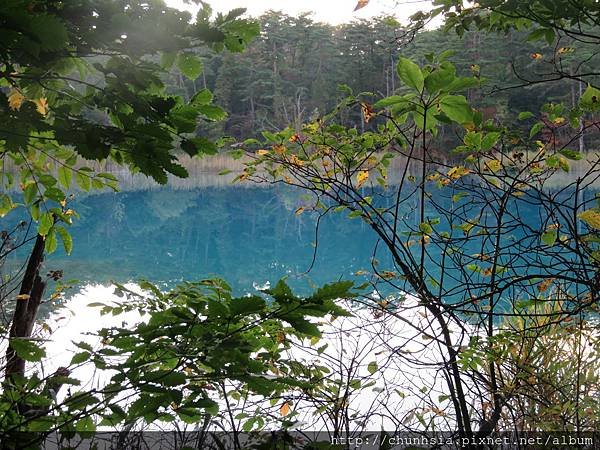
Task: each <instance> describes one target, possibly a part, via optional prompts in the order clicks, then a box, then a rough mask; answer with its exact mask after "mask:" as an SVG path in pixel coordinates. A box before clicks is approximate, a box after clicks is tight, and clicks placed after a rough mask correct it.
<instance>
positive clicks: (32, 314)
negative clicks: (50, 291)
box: [5, 235, 46, 380]
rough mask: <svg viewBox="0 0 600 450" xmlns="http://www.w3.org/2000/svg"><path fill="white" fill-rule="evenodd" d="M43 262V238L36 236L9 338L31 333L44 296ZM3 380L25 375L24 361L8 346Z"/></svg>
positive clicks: (26, 336) (25, 336)
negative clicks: (16, 375)
mask: <svg viewBox="0 0 600 450" xmlns="http://www.w3.org/2000/svg"><path fill="white" fill-rule="evenodd" d="M43 260H44V238H43V236H40V235H38V236H37V238H36V241H35V245H34V246H33V250H32V251H31V255H30V256H29V261H28V262H27V268H26V270H25V275H24V276H23V281H22V282H21V289H20V291H19V297H18V298H17V300H16V305H15V311H14V313H13V319H12V323H11V327H10V335H9V336H10V338H11V339H12V338H28V337H30V336H31V333H32V331H33V325H34V323H35V319H36V317H37V312H38V309H39V307H40V303H41V301H42V296H43V295H44V289H45V288H46V282H45V281H43V280H42V277H40V274H39V272H40V267H41V265H42V262H43ZM6 361H7V363H6V371H5V380H8V379H9V378H10V377H11V376H13V375H15V374H18V375H24V374H25V361H24V360H23V359H22V358H19V357H18V356H17V354H16V353H15V351H14V350H13V348H12V347H11V346H10V345H9V346H8V349H7V350H6Z"/></svg>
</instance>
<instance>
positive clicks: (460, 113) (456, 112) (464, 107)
mask: <svg viewBox="0 0 600 450" xmlns="http://www.w3.org/2000/svg"><path fill="white" fill-rule="evenodd" d="M440 109H441V110H442V111H443V112H444V114H446V115H447V116H448V117H449V118H450V119H452V120H453V121H455V122H458V123H460V124H465V123H472V122H473V110H472V109H471V107H470V106H469V104H468V103H467V99H466V98H465V97H464V96H462V95H446V96H445V97H443V98H442V99H441V100H440Z"/></svg>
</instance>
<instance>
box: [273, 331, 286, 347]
mask: <svg viewBox="0 0 600 450" xmlns="http://www.w3.org/2000/svg"><path fill="white" fill-rule="evenodd" d="M275 339H276V341H277V343H278V344H281V343H282V342H285V333H284V332H283V331H281V330H279V331H278V332H277V336H276V338H275Z"/></svg>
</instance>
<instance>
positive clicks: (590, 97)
mask: <svg viewBox="0 0 600 450" xmlns="http://www.w3.org/2000/svg"><path fill="white" fill-rule="evenodd" d="M579 106H580V107H581V109H583V110H584V111H589V112H595V111H597V110H598V109H600V90H598V89H596V88H595V87H594V86H592V85H588V87H587V88H586V90H585V91H584V93H583V95H582V96H581V98H580V99H579Z"/></svg>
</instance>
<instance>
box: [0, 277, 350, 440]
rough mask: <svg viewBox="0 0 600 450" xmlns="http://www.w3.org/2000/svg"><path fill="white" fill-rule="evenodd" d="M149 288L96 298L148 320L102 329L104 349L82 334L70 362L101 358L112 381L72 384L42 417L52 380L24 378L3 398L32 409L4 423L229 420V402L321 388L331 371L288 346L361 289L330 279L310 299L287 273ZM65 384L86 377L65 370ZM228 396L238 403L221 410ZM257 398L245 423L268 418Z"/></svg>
mask: <svg viewBox="0 0 600 450" xmlns="http://www.w3.org/2000/svg"><path fill="white" fill-rule="evenodd" d="M140 287H141V288H142V289H143V290H144V291H143V293H139V292H134V291H131V290H129V289H127V288H125V287H124V286H117V292H118V293H119V295H120V296H122V297H123V301H120V302H119V303H118V304H115V305H108V304H92V305H90V306H91V307H99V308H101V310H102V313H103V314H112V315H119V314H121V313H123V312H127V311H136V312H137V313H139V314H140V318H141V319H142V320H141V321H140V322H139V323H137V325H135V326H129V327H113V328H106V329H103V330H101V331H100V332H99V338H100V340H101V341H102V343H103V345H102V346H101V347H100V348H97V349H95V348H93V347H92V346H90V345H89V344H87V343H85V342H81V343H79V344H78V347H79V348H80V352H79V353H77V354H75V355H74V356H73V358H72V361H71V368H76V367H78V366H81V365H85V364H93V365H94V366H95V367H96V368H97V369H101V370H109V371H110V372H109V373H112V374H113V375H112V376H111V379H110V381H109V382H108V384H106V386H103V387H101V388H98V389H94V390H92V391H86V390H77V391H75V392H72V393H70V394H69V395H67V396H66V397H64V399H62V401H59V402H57V404H56V405H53V406H52V408H51V409H50V410H49V411H47V412H51V413H52V414H51V415H45V414H44V415H43V416H42V417H35V415H33V414H32V411H34V410H35V409H34V408H39V407H40V406H46V407H49V406H50V405H51V404H52V399H51V398H48V397H45V396H44V395H42V394H41V393H40V388H41V387H42V386H44V382H42V380H40V379H39V378H38V377H37V376H36V375H34V376H32V377H30V378H29V379H27V380H25V379H23V383H25V384H24V385H23V386H20V385H19V387H20V388H22V389H19V390H17V388H15V389H13V390H6V391H5V392H4V394H3V397H2V399H3V402H1V404H3V405H4V404H6V403H7V402H8V401H9V399H10V401H11V402H14V403H16V404H18V405H19V408H20V411H22V412H23V411H24V414H22V415H19V414H18V412H17V411H14V413H13V414H10V415H5V416H4V418H3V419H2V423H1V425H0V427H1V428H2V430H4V431H24V430H30V431H38V432H45V431H50V430H54V429H55V428H56V427H59V428H60V430H61V431H62V432H69V431H73V432H75V431H78V432H82V431H93V430H94V429H95V426H96V425H95V424H96V420H94V419H93V418H94V417H96V416H97V417H98V418H99V419H100V421H99V422H98V424H99V425H104V426H110V427H115V426H118V425H131V424H135V423H137V422H138V421H140V420H144V421H145V422H147V423H152V422H155V421H163V422H172V421H174V420H179V421H182V422H183V423H193V424H195V423H201V422H204V421H224V422H228V421H230V416H229V414H231V411H232V408H234V407H233V406H231V403H230V402H235V403H240V404H246V408H247V407H248V405H247V404H248V403H249V402H252V401H253V397H254V398H256V396H260V397H258V398H265V397H268V398H272V399H276V398H277V397H278V396H279V395H281V394H282V393H283V392H289V391H291V390H300V391H302V390H306V389H312V388H314V387H315V386H316V384H317V383H318V382H320V379H321V378H322V374H321V373H320V372H318V371H308V372H307V371H306V370H299V367H298V365H297V364H296V363H295V362H294V361H293V360H289V359H287V358H285V353H284V352H285V350H286V349H288V348H289V347H290V343H291V342H292V341H293V340H296V339H297V340H302V339H306V338H308V339H311V338H318V337H319V336H320V332H319V328H318V325H317V324H316V323H314V322H311V321H310V319H311V318H319V319H323V318H326V317H332V316H333V317H342V316H350V313H348V312H347V311H346V310H344V309H342V308H341V307H339V306H337V305H336V303H335V301H336V300H337V299H339V298H348V299H350V298H352V297H354V296H355V293H354V292H353V291H352V283H349V282H338V283H333V284H329V285H325V286H323V287H322V288H320V289H318V290H316V291H315V292H314V293H313V294H312V295H310V296H307V297H297V296H296V295H294V294H293V292H292V291H291V290H290V288H289V287H288V286H287V285H286V283H285V282H284V281H283V280H282V281H280V282H279V283H278V284H277V285H276V286H275V287H274V288H273V289H267V290H265V291H263V292H261V293H260V294H257V295H252V296H244V297H233V295H232V293H231V289H230V287H229V286H228V285H227V284H226V283H225V282H224V281H223V280H219V279H209V280H204V281H201V282H198V283H191V282H188V283H184V284H182V285H180V286H178V287H176V288H174V289H172V290H170V291H167V292H161V291H160V290H159V289H158V288H157V287H156V286H154V285H152V284H150V283H141V284H140ZM30 347H31V349H30ZM33 350H35V351H33ZM17 351H18V352H25V353H27V355H28V356H30V358H28V360H30V361H40V360H41V359H42V357H43V351H42V350H41V349H40V348H39V347H37V345H35V344H34V343H33V342H31V341H30V342H29V343H28V344H27V345H26V346H25V345H23V347H21V346H19V347H18V348H17ZM25 353H23V355H25ZM62 382H67V383H69V384H78V383H77V382H76V380H70V379H68V378H66V377H63V379H62ZM46 383H47V382H46ZM231 386H234V387H233V388H231ZM225 398H227V401H226V402H227V403H226V404H227V405H228V408H230V409H228V410H225V411H222V412H220V411H219V408H220V405H224V403H223V399H225ZM258 405H259V406H257V410H256V412H255V415H254V416H250V415H247V414H246V415H242V416H240V417H239V420H240V421H241V422H242V424H244V423H245V425H243V427H244V429H247V428H248V429H251V428H253V427H254V426H256V425H258V427H259V428H261V427H262V426H264V425H265V422H264V419H262V418H261V419H260V423H261V424H262V425H260V424H257V423H256V420H257V419H256V418H257V417H262V416H264V412H261V409H260V408H261V406H260V404H258ZM262 408H264V406H262ZM286 415H287V413H286V414H283V413H281V416H282V420H283V422H282V424H281V425H283V426H284V427H285V426H289V425H290V424H291V422H286V419H285V416H286ZM244 418H245V420H242V419H244ZM230 425H232V426H234V429H235V424H230Z"/></svg>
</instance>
